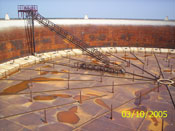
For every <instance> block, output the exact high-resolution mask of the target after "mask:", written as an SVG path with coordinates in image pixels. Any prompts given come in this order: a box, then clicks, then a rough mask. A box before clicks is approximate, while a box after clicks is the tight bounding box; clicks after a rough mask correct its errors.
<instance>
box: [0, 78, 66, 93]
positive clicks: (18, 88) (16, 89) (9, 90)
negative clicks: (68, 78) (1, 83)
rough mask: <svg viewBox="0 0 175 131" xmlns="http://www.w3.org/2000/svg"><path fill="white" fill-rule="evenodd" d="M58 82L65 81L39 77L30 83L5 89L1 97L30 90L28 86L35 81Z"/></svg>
mask: <svg viewBox="0 0 175 131" xmlns="http://www.w3.org/2000/svg"><path fill="white" fill-rule="evenodd" d="M58 80H63V79H55V78H46V77H37V78H33V79H31V80H30V81H29V80H28V81H23V82H21V83H19V84H16V85H13V86H10V87H8V88H6V89H4V90H3V91H2V92H1V93H0V95H3V94H14V93H18V92H20V91H23V90H25V89H27V88H28V84H29V83H30V82H31V81H33V82H48V81H58Z"/></svg>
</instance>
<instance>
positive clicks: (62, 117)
mask: <svg viewBox="0 0 175 131" xmlns="http://www.w3.org/2000/svg"><path fill="white" fill-rule="evenodd" d="M76 112H77V106H75V107H72V108H71V109H69V111H61V112H59V113H58V114H57V120H58V121H60V122H65V123H69V124H76V123H78V121H79V120H80V118H79V117H78V116H77V115H76V114H75V113H76Z"/></svg>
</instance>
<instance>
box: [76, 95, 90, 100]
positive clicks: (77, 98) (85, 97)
mask: <svg viewBox="0 0 175 131" xmlns="http://www.w3.org/2000/svg"><path fill="white" fill-rule="evenodd" d="M89 98H90V96H85V95H81V100H82V101H84V100H87V99H89ZM73 99H75V100H78V101H80V95H76V96H74V97H73Z"/></svg>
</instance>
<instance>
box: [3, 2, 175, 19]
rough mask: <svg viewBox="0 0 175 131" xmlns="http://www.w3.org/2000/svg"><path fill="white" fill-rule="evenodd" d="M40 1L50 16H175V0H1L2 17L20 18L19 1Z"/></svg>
mask: <svg viewBox="0 0 175 131" xmlns="http://www.w3.org/2000/svg"><path fill="white" fill-rule="evenodd" d="M32 4H33V5H38V8H39V12H40V14H41V15H43V16H45V17H49V18H83V17H84V15H85V14H87V15H88V17H89V18H129V19H164V18H165V17H166V16H168V17H169V19H174V20H175V0H0V18H4V16H5V14H6V13H8V14H9V16H10V17H11V18H17V17H18V16H17V5H32Z"/></svg>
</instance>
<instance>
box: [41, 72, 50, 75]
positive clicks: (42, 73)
mask: <svg viewBox="0 0 175 131" xmlns="http://www.w3.org/2000/svg"><path fill="white" fill-rule="evenodd" d="M48 73H49V72H48V71H41V73H40V75H46V74H48Z"/></svg>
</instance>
